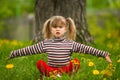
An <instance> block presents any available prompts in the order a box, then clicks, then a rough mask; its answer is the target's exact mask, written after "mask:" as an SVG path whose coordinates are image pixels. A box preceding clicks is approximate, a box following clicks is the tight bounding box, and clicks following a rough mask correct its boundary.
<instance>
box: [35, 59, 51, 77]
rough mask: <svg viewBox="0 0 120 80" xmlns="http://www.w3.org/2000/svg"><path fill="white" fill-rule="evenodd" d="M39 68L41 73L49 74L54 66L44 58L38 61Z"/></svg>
mask: <svg viewBox="0 0 120 80" xmlns="http://www.w3.org/2000/svg"><path fill="white" fill-rule="evenodd" d="M37 68H38V70H39V71H40V73H41V74H42V75H45V76H49V72H50V71H51V70H52V68H51V67H50V66H48V64H47V63H46V62H45V61H43V60H39V61H38V62H37Z"/></svg>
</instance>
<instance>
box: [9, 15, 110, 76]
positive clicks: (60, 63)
mask: <svg viewBox="0 0 120 80" xmlns="http://www.w3.org/2000/svg"><path fill="white" fill-rule="evenodd" d="M43 34H44V38H45V40H43V41H41V42H39V43H37V44H34V45H32V46H28V47H25V48H22V49H18V50H14V51H12V52H11V54H10V56H9V57H10V59H12V58H14V57H18V56H25V55H34V54H38V53H46V54H47V58H48V63H46V62H45V61H43V60H39V61H38V62H37V68H38V70H39V71H40V73H41V74H42V75H46V76H49V77H56V76H58V77H60V76H61V75H62V74H63V73H67V74H71V73H72V72H73V71H75V72H77V71H78V69H79V67H80V61H79V60H78V59H74V60H71V58H70V56H71V54H72V52H79V53H87V54H92V55H95V56H101V57H104V58H105V59H106V60H107V61H108V62H109V63H112V61H111V59H110V57H109V53H108V52H105V51H101V50H98V49H95V48H93V47H90V46H86V45H84V44H81V43H77V42H75V41H73V40H75V37H76V27H75V24H74V21H73V20H72V19H71V18H67V19H66V18H64V17H62V16H53V17H51V18H49V19H48V20H47V21H46V22H45V23H44V26H43Z"/></svg>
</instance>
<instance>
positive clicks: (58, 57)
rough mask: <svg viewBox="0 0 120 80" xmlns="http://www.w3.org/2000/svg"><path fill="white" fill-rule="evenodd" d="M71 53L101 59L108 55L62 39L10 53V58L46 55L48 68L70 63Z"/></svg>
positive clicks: (50, 40) (43, 42)
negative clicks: (84, 54)
mask: <svg viewBox="0 0 120 80" xmlns="http://www.w3.org/2000/svg"><path fill="white" fill-rule="evenodd" d="M72 52H79V53H87V54H92V55H95V56H102V57H105V56H106V55H108V54H109V53H108V52H105V51H101V50H98V49H95V48H93V47H90V46H86V45H84V44H81V43H77V42H75V41H68V40H66V39H65V38H64V37H63V38H61V39H49V40H44V41H41V42H39V43H37V44H35V45H32V46H28V47H26V48H22V49H18V50H15V51H12V52H11V54H10V58H14V57H18V56H25V55H34V54H38V53H46V54H47V57H48V65H49V66H52V67H61V66H65V65H67V64H68V63H69V62H70V60H71V58H70V56H71V53H72Z"/></svg>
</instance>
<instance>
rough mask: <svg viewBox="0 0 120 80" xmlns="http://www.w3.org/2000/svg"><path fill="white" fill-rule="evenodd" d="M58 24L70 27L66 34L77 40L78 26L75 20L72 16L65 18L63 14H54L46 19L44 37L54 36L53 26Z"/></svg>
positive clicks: (70, 38)
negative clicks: (52, 32)
mask: <svg viewBox="0 0 120 80" xmlns="http://www.w3.org/2000/svg"><path fill="white" fill-rule="evenodd" d="M57 24H63V25H65V27H66V28H67V29H68V30H67V32H66V34H65V36H66V38H67V39H68V40H75V38H76V26H75V23H74V21H73V20H72V19H71V18H64V17H62V16H53V17H51V18H49V19H48V20H46V21H45V23H44V25H43V30H42V33H43V35H44V39H50V38H52V34H51V31H50V30H51V29H50V28H51V27H53V26H56V25H57Z"/></svg>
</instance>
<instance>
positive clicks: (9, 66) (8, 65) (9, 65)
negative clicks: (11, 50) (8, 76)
mask: <svg viewBox="0 0 120 80" xmlns="http://www.w3.org/2000/svg"><path fill="white" fill-rule="evenodd" d="M13 67H14V65H13V64H7V65H6V68H7V69H12V68H13Z"/></svg>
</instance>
